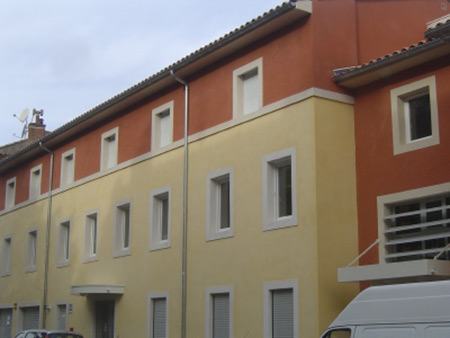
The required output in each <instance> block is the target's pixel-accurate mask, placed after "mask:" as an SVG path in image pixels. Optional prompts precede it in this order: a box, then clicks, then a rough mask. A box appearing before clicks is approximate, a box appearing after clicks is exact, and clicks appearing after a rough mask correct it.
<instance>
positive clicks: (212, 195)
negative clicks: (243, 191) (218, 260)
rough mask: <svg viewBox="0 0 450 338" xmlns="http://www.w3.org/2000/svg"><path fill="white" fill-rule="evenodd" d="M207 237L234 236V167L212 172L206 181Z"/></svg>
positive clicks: (208, 238) (212, 238)
mask: <svg viewBox="0 0 450 338" xmlns="http://www.w3.org/2000/svg"><path fill="white" fill-rule="evenodd" d="M206 189H207V192H206V193H207V196H206V239H207V240H214V239H219V238H226V237H232V236H233V234H234V230H233V168H232V167H228V168H224V169H220V170H216V171H214V172H211V173H209V174H208V176H207V182H206Z"/></svg>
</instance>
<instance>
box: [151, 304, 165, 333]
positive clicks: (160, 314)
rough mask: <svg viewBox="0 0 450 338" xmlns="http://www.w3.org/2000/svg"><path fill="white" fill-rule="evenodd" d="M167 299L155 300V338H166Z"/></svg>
mask: <svg viewBox="0 0 450 338" xmlns="http://www.w3.org/2000/svg"><path fill="white" fill-rule="evenodd" d="M166 306H167V300H166V298H156V299H154V300H153V338H166V337H167V333H166V326H167V325H166Z"/></svg>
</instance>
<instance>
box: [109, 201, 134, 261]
mask: <svg viewBox="0 0 450 338" xmlns="http://www.w3.org/2000/svg"><path fill="white" fill-rule="evenodd" d="M131 211H132V210H131V198H126V199H122V200H120V201H117V202H116V203H115V220H114V224H115V227H114V228H115V229H114V236H113V237H114V253H113V257H121V256H126V255H131V228H132V226H131V225H132V217H131Z"/></svg>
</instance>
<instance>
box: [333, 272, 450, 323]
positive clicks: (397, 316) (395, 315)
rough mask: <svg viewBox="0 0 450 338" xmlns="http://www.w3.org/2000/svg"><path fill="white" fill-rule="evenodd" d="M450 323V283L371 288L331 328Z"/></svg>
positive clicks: (355, 300) (362, 293) (346, 309)
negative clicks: (365, 325)
mask: <svg viewBox="0 0 450 338" xmlns="http://www.w3.org/2000/svg"><path fill="white" fill-rule="evenodd" d="M443 321H446V322H449V321H450V281H439V282H423V283H411V284H397V285H383V286H372V287H369V288H367V289H365V290H364V291H362V292H361V293H360V294H359V295H358V296H357V297H356V298H355V299H354V300H353V301H351V302H350V304H348V305H347V307H346V308H345V309H344V310H343V311H342V312H341V313H340V314H339V316H338V317H337V318H336V319H335V321H334V322H333V323H332V324H331V325H330V327H336V326H346V325H364V324H389V323H419V322H443Z"/></svg>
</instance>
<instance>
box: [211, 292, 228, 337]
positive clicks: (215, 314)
mask: <svg viewBox="0 0 450 338" xmlns="http://www.w3.org/2000/svg"><path fill="white" fill-rule="evenodd" d="M233 309H234V288H233V287H232V286H215V287H210V288H207V289H206V292H205V338H214V337H217V336H220V337H225V336H226V337H228V338H233V330H234V320H233V318H234V310H233ZM214 333H217V334H219V335H215V334H214Z"/></svg>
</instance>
